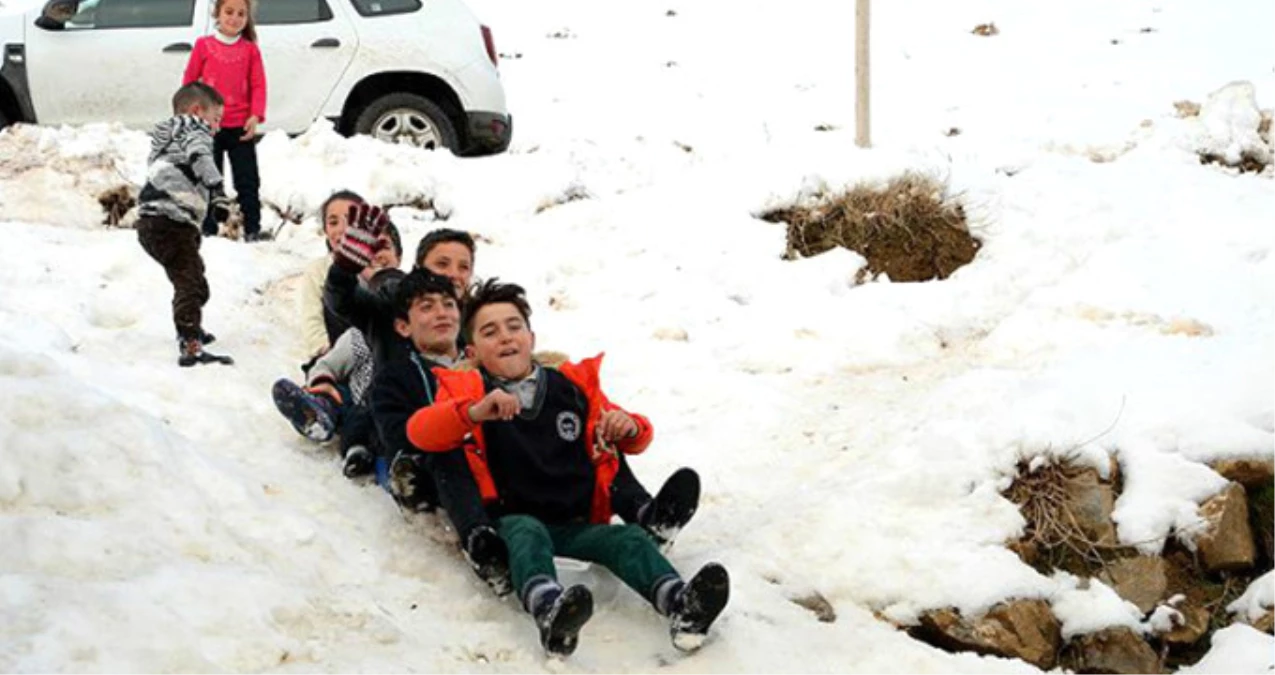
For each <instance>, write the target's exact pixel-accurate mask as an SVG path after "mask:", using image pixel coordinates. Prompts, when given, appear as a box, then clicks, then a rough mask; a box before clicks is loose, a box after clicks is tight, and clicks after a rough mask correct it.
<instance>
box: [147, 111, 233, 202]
mask: <svg viewBox="0 0 1275 675" xmlns="http://www.w3.org/2000/svg"><path fill="white" fill-rule="evenodd" d="M146 161H147V165H148V168H147V172H146V186H145V187H143V188H142V192H141V194H140V195H139V196H138V199H137V201H138V203H139V206H138V207H137V213H138V215H141V216H160V217H164V218H168V219H170V220H174V221H177V222H179V223H187V224H190V225H194V226H195V227H199V225H200V223H202V222H203V220H204V216H205V215H206V214H207V213H208V204H209V200H210V199H211V198H212V197H213V196H217V195H221V194H222V193H223V189H222V184H221V171H220V170H218V168H217V164H216V163H215V162H214V161H213V135H212V128H210V127H209V126H208V124H207V123H206V122H204V121H203V120H202V119H199V118H198V117H195V116H193V115H177V116H174V117H170V118H168V119H166V120H164V121H163V122H160V123H159V124H157V125H155V130H154V131H152V132H151V152H150V156H149V157H148V158H147V160H146Z"/></svg>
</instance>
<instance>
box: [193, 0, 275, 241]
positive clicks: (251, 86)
mask: <svg viewBox="0 0 1275 675" xmlns="http://www.w3.org/2000/svg"><path fill="white" fill-rule="evenodd" d="M253 2H254V0H216V2H215V3H214V4H213V18H214V19H215V20H216V22H217V30H216V31H215V32H214V33H213V34H212V35H207V36H204V37H202V38H199V40H197V41H196V42H195V49H194V50H193V51H192V52H191V54H190V62H189V63H187V64H186V74H185V76H183V77H182V84H183V85H185V84H189V83H191V82H194V81H196V80H198V81H201V82H203V83H204V84H207V85H210V86H212V87H213V88H214V89H216V90H217V92H218V93H219V94H221V95H222V97H223V98H225V99H226V111H225V114H224V116H223V117H222V120H221V131H218V132H217V135H216V136H215V137H214V138H213V152H214V155H215V157H214V159H215V160H216V162H217V168H218V169H221V170H222V171H223V172H224V165H225V157H226V155H229V156H230V171H231V173H232V174H233V175H234V179H235V192H236V193H237V198H238V200H239V208H240V210H241V211H242V212H243V217H244V223H243V227H244V240H245V241H262V240H265V239H269V234H268V233H263V232H262V231H261V198H260V196H259V194H258V193H259V191H260V188H261V179H260V177H259V175H258V173H257V149H256V145H255V143H254V140H255V139H256V136H257V125H259V124H261V123H262V122H264V121H265V119H266V70H265V67H264V66H263V65H262V63H261V50H260V49H258V48H257V27H256V21H254V19H253V16H252V15H253ZM203 229H204V235H205V236H213V235H216V234H217V223H216V222H214V221H213V220H212V219H211V218H210V219H207V220H205V221H204V228H203Z"/></svg>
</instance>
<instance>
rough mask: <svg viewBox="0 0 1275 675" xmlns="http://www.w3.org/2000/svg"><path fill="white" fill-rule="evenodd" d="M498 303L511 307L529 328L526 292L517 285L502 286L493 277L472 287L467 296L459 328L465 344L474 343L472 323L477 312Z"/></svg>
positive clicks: (529, 316) (529, 307) (529, 318)
mask: <svg viewBox="0 0 1275 675" xmlns="http://www.w3.org/2000/svg"><path fill="white" fill-rule="evenodd" d="M500 303H509V304H511V305H513V306H514V307H515V308H516V309H517V310H518V313H519V314H521V315H522V320H523V321H525V322H526V323H527V327H528V328H530V327H531V305H529V304H527V291H525V290H523V288H522V286H519V285H518V284H502V283H500V279H497V278H495V277H493V278H491V279H488V280H487V281H484V282H483V283H481V284H479V285H477V286H474V289H473V290H472V291H471V292H470V294H469V302H466V303H465V309H464V310H463V311H462V312H461V316H460V326H461V330H463V331H464V332H465V341H466V342H467V343H469V344H473V343H474V326H473V323H474V317H475V316H477V314H478V310H480V309H482V308H483V307H485V306H487V305H497V304H500Z"/></svg>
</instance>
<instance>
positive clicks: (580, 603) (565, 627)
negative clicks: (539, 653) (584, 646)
mask: <svg viewBox="0 0 1275 675" xmlns="http://www.w3.org/2000/svg"><path fill="white" fill-rule="evenodd" d="M554 585H555V586H556V585H557V584H554ZM532 616H534V617H535V618H536V627H537V628H539V629H540V646H542V647H544V648H545V652H546V653H547V654H549V656H556V657H559V658H564V657H567V656H571V653H572V652H574V651H575V650H576V646H577V645H578V644H579V643H580V629H581V628H583V627H584V624H585V622H587V621H588V620H589V617H591V616H593V594H592V593H590V592H589V589H588V588H586V587H584V586H579V585H577V586H572V587H571V588H568V589H566V590H561V588H554V589H551V590H547V591H545V592H544V593H543V594H541V596H540V597H539V598H537V600H536V606H535V607H534V608H533V610H532Z"/></svg>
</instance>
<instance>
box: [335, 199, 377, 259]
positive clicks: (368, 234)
mask: <svg viewBox="0 0 1275 675" xmlns="http://www.w3.org/2000/svg"><path fill="white" fill-rule="evenodd" d="M348 222H349V226H348V227H346V228H345V235H344V236H343V237H341V244H340V246H337V249H336V250H335V251H333V252H332V262H333V263H334V264H336V265H338V266H340V267H341V269H343V270H345V271H347V272H349V273H350V274H358V273H359V272H362V271H363V269H364V268H366V267H367V266H368V265H370V264H372V258H373V256H375V255H376V252H377V251H379V250H380V249H382V248H385V247H386V246H390V243H389V242H388V241H386V240H384V239H381V233H382V232H384V231H385V228H387V227H389V224H390V217H389V214H387V213H386V212H385V211H382V210H381V208H380V207H378V206H370V205H368V204H358V205H355V206H351V207H350V215H349V221H348Z"/></svg>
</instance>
